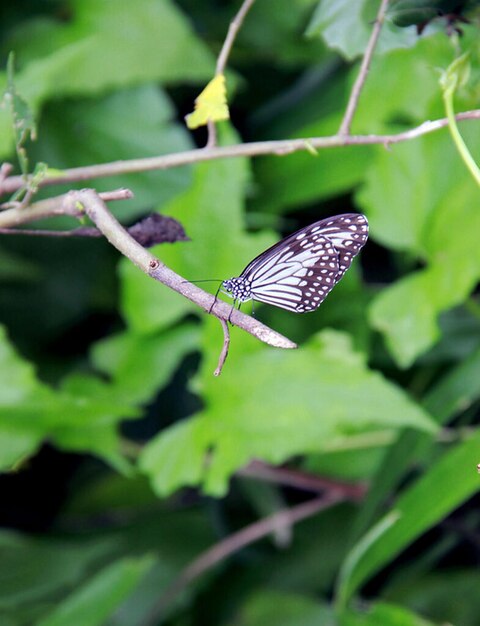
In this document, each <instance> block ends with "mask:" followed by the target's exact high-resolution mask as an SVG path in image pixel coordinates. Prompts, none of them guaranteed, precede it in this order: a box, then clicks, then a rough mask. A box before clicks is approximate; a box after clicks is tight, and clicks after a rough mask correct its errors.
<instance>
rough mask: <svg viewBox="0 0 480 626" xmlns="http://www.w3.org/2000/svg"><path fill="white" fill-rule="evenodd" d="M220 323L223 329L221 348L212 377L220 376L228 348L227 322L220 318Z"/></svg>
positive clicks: (228, 333)
mask: <svg viewBox="0 0 480 626" xmlns="http://www.w3.org/2000/svg"><path fill="white" fill-rule="evenodd" d="M220 323H221V325H222V328H223V347H222V351H221V352H220V356H219V357H218V365H217V368H216V370H215V371H214V372H213V375H214V376H220V374H221V373H222V368H223V364H224V363H225V361H226V358H227V356H228V348H229V347H230V330H229V329H228V322H227V321H226V320H223V319H221V318H220Z"/></svg>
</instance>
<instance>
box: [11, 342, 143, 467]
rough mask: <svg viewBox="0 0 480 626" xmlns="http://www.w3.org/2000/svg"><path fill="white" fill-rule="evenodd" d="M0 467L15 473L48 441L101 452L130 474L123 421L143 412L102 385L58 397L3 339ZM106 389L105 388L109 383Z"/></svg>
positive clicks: (58, 392)
mask: <svg viewBox="0 0 480 626" xmlns="http://www.w3.org/2000/svg"><path fill="white" fill-rule="evenodd" d="M0 372H1V376H2V385H1V391H0V433H1V437H0V440H1V441H2V444H1V445H0V453H1V454H2V456H0V467H2V468H9V467H11V466H12V465H13V464H15V463H16V462H18V461H20V460H21V459H22V458H24V457H25V456H26V455H28V454H31V453H32V452H33V451H34V450H35V448H36V447H37V446H38V445H39V444H40V443H41V442H42V441H43V440H45V439H52V440H54V441H55V442H56V443H57V444H59V445H60V446H63V447H65V448H68V449H73V450H82V451H90V452H94V453H97V454H99V455H101V456H103V457H104V458H106V459H107V460H109V461H110V462H111V463H113V464H115V465H116V466H117V467H119V468H122V469H127V466H126V463H125V461H123V459H122V457H121V455H120V441H119V436H118V432H117V428H118V422H119V421H121V420H122V419H125V418H128V417H130V418H134V417H137V416H138V411H137V409H136V408H134V407H132V406H128V405H126V404H124V403H122V402H120V401H118V400H116V399H115V397H114V396H113V395H112V394H106V393H103V394H102V395H99V394H98V393H97V391H98V386H101V385H102V383H101V382H100V381H98V380H97V379H94V380H96V386H95V387H94V389H93V390H92V387H91V386H87V387H85V386H83V388H80V387H79V386H77V387H76V389H75V391H74V392H73V391H72V390H68V389H67V387H66V388H65V389H64V390H62V391H57V392H55V391H54V390H53V389H51V388H50V387H49V386H47V385H45V384H43V383H41V382H40V381H38V380H37V378H36V377H35V374H34V371H33V368H32V367H31V366H30V365H29V364H27V363H26V362H25V361H24V360H23V359H22V358H21V357H20V356H18V355H17V354H16V352H15V350H14V349H13V348H12V347H11V346H10V345H9V343H8V341H7V338H6V336H5V333H4V331H3V330H2V331H1V334H0ZM103 385H105V384H103Z"/></svg>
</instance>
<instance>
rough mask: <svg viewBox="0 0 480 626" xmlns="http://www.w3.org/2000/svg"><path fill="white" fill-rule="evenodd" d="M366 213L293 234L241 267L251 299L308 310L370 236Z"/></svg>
mask: <svg viewBox="0 0 480 626" xmlns="http://www.w3.org/2000/svg"><path fill="white" fill-rule="evenodd" d="M367 237H368V222H367V218H366V217H365V216H363V215H359V214H356V213H347V214H345V215H337V216H335V217H330V218H327V219H324V220H320V221H319V222H315V223H314V224H310V226H306V227H305V228H302V229H301V230H299V231H297V232H296V233H293V235H290V236H289V237H287V238H286V239H283V240H282V241H280V242H278V243H277V244H275V245H274V246H272V247H271V248H269V249H268V250H266V251H265V252H262V254H260V255H259V256H258V257H256V258H255V259H254V260H253V261H252V262H251V263H249V265H247V267H246V268H245V269H244V270H243V272H242V274H241V278H243V279H244V280H245V281H247V282H248V283H249V285H250V291H251V297H252V298H253V300H258V301H260V302H265V303H267V304H272V305H274V306H278V307H281V308H283V309H287V310H288V311H294V312H295V313H306V312H308V311H314V310H315V309H316V308H317V307H319V306H320V304H321V303H322V302H323V300H325V298H326V297H327V295H328V294H329V293H330V291H331V290H332V289H333V287H334V286H335V285H336V284H337V283H338V281H339V280H340V279H341V278H342V276H343V275H344V274H345V272H346V271H347V269H348V268H349V267H350V265H351V263H352V260H353V258H354V257H355V256H356V255H357V254H358V252H359V251H360V249H361V248H362V246H363V245H364V244H365V242H366V241H367Z"/></svg>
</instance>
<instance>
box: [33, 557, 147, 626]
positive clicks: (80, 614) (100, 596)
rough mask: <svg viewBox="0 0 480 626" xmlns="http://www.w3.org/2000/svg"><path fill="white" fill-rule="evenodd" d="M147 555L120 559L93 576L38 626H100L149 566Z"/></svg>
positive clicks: (137, 582) (132, 588)
mask: <svg viewBox="0 0 480 626" xmlns="http://www.w3.org/2000/svg"><path fill="white" fill-rule="evenodd" d="M153 563H154V559H153V557H151V556H144V557H140V558H125V559H120V560H118V561H116V562H114V563H112V564H110V565H108V566H107V567H106V568H104V569H103V570H101V571H100V572H98V573H97V574H95V575H94V576H93V577H92V578H91V579H90V580H89V581H88V582H86V583H84V584H83V585H82V586H81V587H80V588H79V589H78V590H77V591H74V592H73V593H72V594H71V595H70V596H69V597H68V598H67V599H66V600H64V601H63V602H61V603H60V604H59V605H58V606H56V607H55V608H54V609H53V611H52V612H51V613H50V615H48V616H47V617H46V618H45V619H42V620H41V621H40V622H39V623H38V626H67V625H68V626H71V625H72V624H75V625H76V626H96V625H98V626H101V625H102V624H104V623H105V620H106V619H107V618H108V617H109V616H111V615H112V613H113V612H114V611H115V610H116V609H117V608H118V606H119V605H120V604H121V603H122V602H123V601H124V600H125V599H126V598H127V597H128V595H129V594H130V593H131V592H132V591H133V590H134V588H135V587H136V586H137V585H138V584H139V582H140V580H141V579H142V578H143V577H144V576H145V574H146V572H147V571H148V570H149V569H150V568H151V567H152V565H153Z"/></svg>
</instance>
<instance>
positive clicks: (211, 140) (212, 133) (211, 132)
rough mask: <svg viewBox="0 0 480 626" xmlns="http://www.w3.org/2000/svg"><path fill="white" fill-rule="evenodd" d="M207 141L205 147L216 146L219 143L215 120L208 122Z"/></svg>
mask: <svg viewBox="0 0 480 626" xmlns="http://www.w3.org/2000/svg"><path fill="white" fill-rule="evenodd" d="M207 133H208V135H207V143H206V144H205V148H214V147H215V146H216V145H217V127H216V126H215V122H214V121H213V120H208V122H207Z"/></svg>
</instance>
